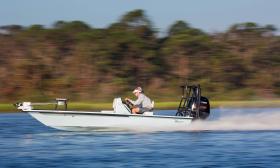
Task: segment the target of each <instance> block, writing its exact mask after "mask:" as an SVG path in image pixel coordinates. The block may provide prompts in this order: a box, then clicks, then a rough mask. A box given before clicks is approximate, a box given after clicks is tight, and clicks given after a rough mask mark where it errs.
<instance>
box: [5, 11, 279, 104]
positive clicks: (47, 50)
mask: <svg viewBox="0 0 280 168" xmlns="http://www.w3.org/2000/svg"><path fill="white" fill-rule="evenodd" d="M275 30H276V29H275V28H274V27H273V26H272V25H266V26H261V25H258V24H256V23H249V22H248V23H241V24H235V25H233V26H231V27H230V28H229V29H228V30H227V31H226V32H222V33H216V34H209V33H205V32H203V31H202V30H199V29H196V28H193V27H191V26H190V25H188V24H187V23H185V22H184V21H177V22H175V23H174V24H173V25H171V27H170V29H169V32H168V34H167V35H166V36H164V37H159V36H158V35H157V32H156V31H155V28H154V27H153V25H152V23H151V21H150V20H149V19H148V17H147V16H145V14H144V12H143V11H142V10H135V11H131V12H129V13H127V14H125V15H124V16H123V17H122V18H121V19H120V20H119V21H118V22H116V23H113V24H111V25H110V26H109V27H107V28H104V29H98V28H92V27H90V26H89V25H87V24H86V23H83V22H81V21H72V22H64V21H58V22H56V23H55V24H54V25H53V27H51V28H46V27H44V26H42V25H32V26H30V27H22V26H18V25H10V26H2V27H1V31H0V88H1V91H0V100H1V101H10V100H12V101H15V100H23V99H29V100H46V99H50V98H55V97H68V98H70V99H71V100H76V101H92V100H94V101H97V100H101V101H103V100H108V99H110V100H111V99H112V98H113V97H115V96H123V95H128V94H130V92H131V90H132V89H133V88H134V87H135V86H138V85H141V86H143V87H144V89H145V91H146V92H148V94H149V95H151V97H153V98H154V99H161V100H174V99H177V98H178V95H179V94H180V89H179V88H178V86H179V85H181V84H183V83H185V82H186V80H188V81H191V82H192V83H200V84H201V85H202V89H203V93H204V95H207V96H209V97H210V98H218V99H255V98H260V97H264V98H273V97H277V96H279V95H280V77H279V72H280V37H279V36H277V35H275V33H274V32H275Z"/></svg>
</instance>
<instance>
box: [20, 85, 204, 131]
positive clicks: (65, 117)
mask: <svg viewBox="0 0 280 168" xmlns="http://www.w3.org/2000/svg"><path fill="white" fill-rule="evenodd" d="M186 88H187V87H186ZM192 89H193V88H191V90H192ZM185 90H186V89H185ZM199 91H200V90H199ZM184 93H185V91H184V92H183V94H184ZM194 96H200V94H199V95H196V94H195V92H194V95H192V96H183V97H182V100H181V102H180V105H179V108H178V111H177V113H176V116H164V115H154V113H153V112H152V111H147V112H144V113H143V114H131V110H130V108H129V106H128V105H127V104H126V103H125V102H123V101H122V100H121V98H115V99H114V102H113V110H112V111H100V112H91V111H69V110H66V109H67V100H66V99H56V104H55V105H56V108H57V105H64V106H65V110H36V109H33V106H34V105H42V103H31V102H23V103H17V104H16V106H17V108H18V109H20V110H22V111H23V112H27V113H29V114H30V115H31V116H32V117H34V118H35V119H37V120H38V121H40V122H41V123H43V124H44V125H46V126H49V127H52V128H55V129H59V130H67V131H170V130H172V131H180V130H185V129H186V127H187V126H188V125H189V124H191V122H192V121H193V120H194V119H197V118H198V117H197V115H199V114H200V115H201V114H202V113H201V111H199V110H197V109H200V108H196V107H198V106H201V105H203V103H201V102H200V99H199V102H196V101H194ZM207 102H208V100H207ZM197 103H199V104H197ZM48 104H49V103H48ZM187 106H189V107H190V108H188V107H187ZM207 107H208V111H209V102H208V106H207ZM196 112H198V114H197V113H196ZM208 115H209V112H208ZM208 115H207V116H208ZM199 118H203V117H202V116H201V117H199Z"/></svg>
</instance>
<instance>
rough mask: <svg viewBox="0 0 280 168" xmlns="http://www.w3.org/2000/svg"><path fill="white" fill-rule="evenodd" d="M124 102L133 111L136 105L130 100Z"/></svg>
mask: <svg viewBox="0 0 280 168" xmlns="http://www.w3.org/2000/svg"><path fill="white" fill-rule="evenodd" d="M122 102H123V104H125V105H126V106H127V107H128V108H129V109H130V111H132V109H133V108H134V105H133V104H132V103H131V102H130V101H129V100H124V101H122Z"/></svg>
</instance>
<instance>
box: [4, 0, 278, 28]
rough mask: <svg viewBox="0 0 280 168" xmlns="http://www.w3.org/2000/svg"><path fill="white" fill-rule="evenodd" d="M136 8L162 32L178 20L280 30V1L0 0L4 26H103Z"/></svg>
mask: <svg viewBox="0 0 280 168" xmlns="http://www.w3.org/2000/svg"><path fill="white" fill-rule="evenodd" d="M134 9H144V10H145V11H146V14H147V15H148V17H149V18H150V19H151V20H152V22H153V23H154V26H155V28H157V29H158V30H159V31H161V32H162V33H163V32H165V31H166V30H167V28H168V26H170V25H171V24H172V23H174V22H175V21H176V20H184V21H186V22H188V23H190V24H191V25H192V26H194V27H196V28H200V29H203V30H205V31H208V32H215V31H224V30H225V29H227V28H228V27H229V26H230V25H232V24H234V23H239V22H247V21H252V22H257V23H260V24H262V25H265V24H273V25H275V26H276V27H277V28H279V29H280V19H279V17H280V0H0V16H1V17H0V26H1V25H2V26H3V25H10V24H19V25H24V26H29V25H32V24H42V25H46V26H50V25H52V24H53V23H54V22H55V21H57V20H65V21H71V20H81V21H84V22H86V23H88V24H90V25H91V26H93V27H98V28H100V27H106V26H108V25H110V24H111V23H113V22H116V21H117V20H118V19H119V18H120V17H121V16H122V15H123V14H125V13H126V12H128V11H131V10H134ZM278 32H279V31H278Z"/></svg>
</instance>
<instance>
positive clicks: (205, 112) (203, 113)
mask: <svg viewBox="0 0 280 168" xmlns="http://www.w3.org/2000/svg"><path fill="white" fill-rule="evenodd" d="M209 115H210V103H209V100H208V99H207V98H206V97H203V96H201V97H200V106H199V118H200V119H206V118H208V116H209Z"/></svg>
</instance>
